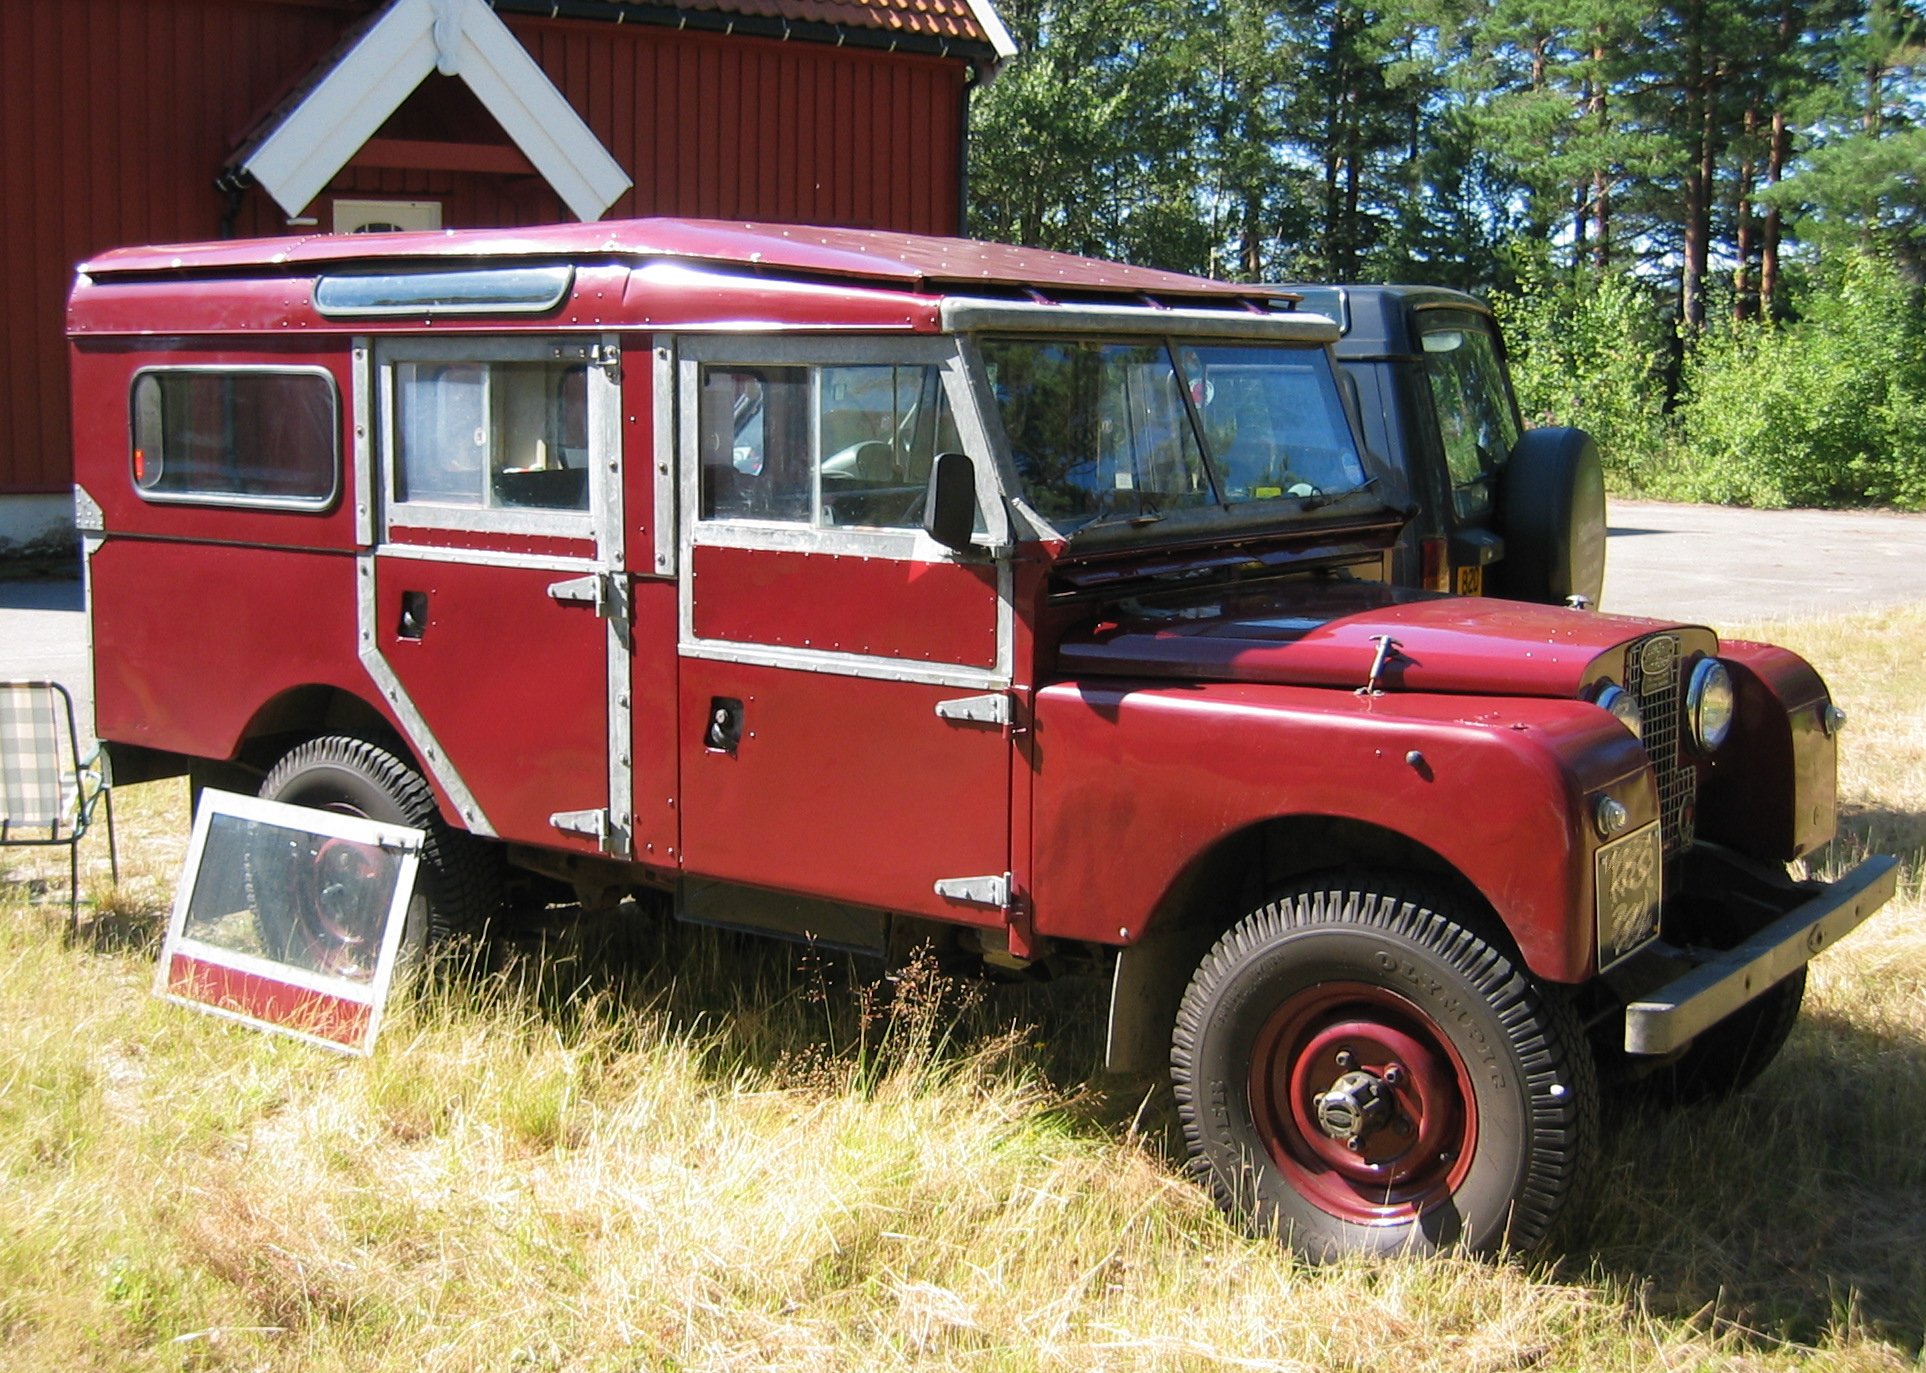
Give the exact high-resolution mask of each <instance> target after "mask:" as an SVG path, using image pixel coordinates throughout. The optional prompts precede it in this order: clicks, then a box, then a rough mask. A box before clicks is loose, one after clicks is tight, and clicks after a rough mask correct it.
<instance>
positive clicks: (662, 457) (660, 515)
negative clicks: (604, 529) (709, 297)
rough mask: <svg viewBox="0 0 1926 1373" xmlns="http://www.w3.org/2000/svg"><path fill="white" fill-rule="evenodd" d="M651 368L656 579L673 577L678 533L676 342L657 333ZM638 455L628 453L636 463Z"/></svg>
mask: <svg viewBox="0 0 1926 1373" xmlns="http://www.w3.org/2000/svg"><path fill="white" fill-rule="evenodd" d="M652 367H653V372H654V391H655V429H654V432H653V434H652V435H651V436H650V451H649V454H648V461H649V462H650V463H651V464H652V466H653V469H654V470H653V471H652V472H651V474H650V477H651V481H650V486H651V488H652V489H653V491H654V492H655V527H654V534H655V556H654V559H653V562H654V567H653V571H654V573H655V575H656V576H658V577H673V576H675V571H676V561H677V559H676V554H677V551H678V549H679V548H680V547H681V534H680V531H679V528H678V523H677V520H676V513H675V432H676V430H675V415H676V385H675V378H676V348H675V339H674V338H673V337H672V336H671V335H668V334H658V335H656V337H655V340H654V351H653V361H652ZM641 457H642V455H641V454H636V453H631V454H630V455H629V460H630V461H631V462H634V461H637V460H639V459H640V458H641Z"/></svg>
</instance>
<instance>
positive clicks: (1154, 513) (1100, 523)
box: [1076, 510, 1164, 534]
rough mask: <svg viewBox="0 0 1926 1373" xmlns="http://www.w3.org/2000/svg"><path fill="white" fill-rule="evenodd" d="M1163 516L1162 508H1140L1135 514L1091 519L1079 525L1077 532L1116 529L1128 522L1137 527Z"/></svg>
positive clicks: (1151, 522)
mask: <svg viewBox="0 0 1926 1373" xmlns="http://www.w3.org/2000/svg"><path fill="white" fill-rule="evenodd" d="M1163 517H1164V512H1163V511H1161V510H1139V511H1138V512H1137V513H1136V514H1134V515H1106V516H1104V517H1103V518H1101V519H1095V520H1091V521H1090V522H1089V523H1088V524H1080V525H1078V526H1077V528H1076V532H1077V533H1079V534H1081V533H1083V531H1084V530H1086V529H1114V528H1116V526H1118V525H1120V524H1127V525H1130V526H1132V527H1133V528H1135V527H1139V526H1142V525H1147V524H1155V523H1157V521H1159V520H1161V519H1162V518H1163Z"/></svg>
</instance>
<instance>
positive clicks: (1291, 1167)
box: [1250, 982, 1478, 1225]
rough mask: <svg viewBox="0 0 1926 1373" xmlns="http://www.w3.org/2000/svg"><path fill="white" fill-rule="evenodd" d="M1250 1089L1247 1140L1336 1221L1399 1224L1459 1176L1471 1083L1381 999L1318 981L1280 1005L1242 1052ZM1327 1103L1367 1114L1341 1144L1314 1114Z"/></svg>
mask: <svg viewBox="0 0 1926 1373" xmlns="http://www.w3.org/2000/svg"><path fill="white" fill-rule="evenodd" d="M1347 1087H1348V1088H1349V1089H1350V1095H1348V1096H1347V1095H1346V1089H1347ZM1250 1089H1251V1115H1252V1118H1253V1120H1254V1122H1255V1124H1256V1126H1257V1132H1258V1135H1259V1137H1260V1138H1261V1139H1262V1140H1263V1143H1264V1148H1265V1150H1266V1151H1267V1152H1268V1153H1269V1154H1270V1157H1271V1161H1272V1162H1273V1163H1274V1164H1276V1165H1277V1168H1278V1170H1279V1171H1280V1172H1281V1173H1283V1175H1284V1179H1285V1181H1286V1182H1288V1183H1289V1184H1290V1185H1291V1187H1292V1188H1293V1189H1294V1190H1296V1191H1297V1192H1298V1193H1299V1194H1300V1195H1301V1196H1303V1197H1305V1198H1306V1199H1307V1200H1309V1201H1311V1202H1312V1203H1313V1204H1315V1205H1316V1206H1318V1207H1319V1208H1321V1209H1322V1210H1324V1211H1327V1212H1329V1213H1330V1214H1331V1215H1334V1216H1337V1217H1340V1218H1341V1219H1343V1220H1347V1221H1352V1222H1355V1223H1357V1224H1361V1225H1395V1224H1399V1223H1401V1222H1404V1221H1408V1220H1411V1219H1412V1218H1414V1217H1416V1216H1418V1215H1421V1214H1422V1213H1424V1212H1425V1211H1427V1210H1429V1209H1431V1208H1432V1207H1434V1206H1436V1205H1438V1204H1439V1203H1441V1202H1443V1201H1445V1200H1446V1199H1448V1198H1449V1197H1450V1196H1451V1194H1452V1193H1453V1192H1454V1191H1456V1190H1457V1188H1458V1187H1459V1186H1460V1185H1461V1184H1462V1183H1463V1182H1464V1180H1465V1176H1466V1174H1467V1173H1469V1172H1470V1170H1471V1161H1472V1158H1473V1155H1474V1154H1475V1152H1476V1149H1477V1143H1478V1114H1477V1107H1476V1097H1475V1096H1474V1094H1473V1090H1472V1084H1471V1074H1470V1072H1469V1071H1468V1070H1467V1069H1466V1067H1465V1062H1464V1059H1463V1058H1461V1057H1460V1056H1459V1054H1458V1051H1457V1050H1456V1049H1455V1048H1453V1047H1452V1045H1451V1041H1450V1040H1449V1039H1447V1038H1446V1037H1445V1036H1444V1034H1443V1033H1442V1032H1441V1031H1440V1030H1439V1029H1438V1027H1437V1026H1436V1025H1435V1024H1434V1023H1433V1022H1432V1020H1431V1018H1430V1017H1429V1016H1427V1015H1425V1014H1424V1013H1423V1012H1422V1011H1421V1010H1419V1009H1418V1007H1417V1006H1416V1005H1414V1004H1413V1003H1412V1002H1411V1001H1409V1000H1407V999H1406V998H1404V997H1402V996H1400V995H1398V994H1397V993H1396V992H1393V991H1391V990H1389V989H1387V988H1384V987H1375V986H1371V985H1369V984H1367V983H1362V982H1327V983H1322V984H1320V985H1318V986H1315V987H1310V988H1306V989H1305V990H1304V991H1301V992H1298V993H1297V994H1295V995H1293V996H1291V997H1289V998H1288V999H1287V1000H1286V1001H1285V1002H1284V1004H1283V1005H1281V1006H1279V1007H1278V1008H1277V1010H1276V1011H1274V1012H1272V1014H1271V1016H1270V1018H1269V1019H1268V1020H1266V1021H1265V1022H1264V1027H1263V1028H1262V1029H1261V1030H1260V1031H1259V1032H1258V1035H1257V1042H1256V1043H1255V1044H1254V1045H1253V1046H1252V1052H1251V1076H1250ZM1334 1093H1335V1094H1336V1100H1337V1101H1338V1102H1339V1104H1340V1106H1342V1105H1344V1104H1348V1103H1350V1102H1351V1101H1352V1100H1353V1099H1354V1098H1356V1099H1361V1100H1365V1101H1368V1103H1369V1104H1370V1107H1371V1111H1370V1113H1369V1121H1368V1124H1367V1125H1365V1126H1364V1127H1363V1128H1361V1129H1359V1130H1356V1131H1355V1132H1354V1134H1353V1136H1352V1137H1350V1138H1349V1140H1348V1142H1347V1137H1346V1136H1344V1135H1342V1134H1338V1133H1334V1132H1333V1129H1332V1128H1331V1125H1330V1121H1329V1117H1328V1116H1327V1115H1325V1114H1321V1113H1320V1110H1319V1103H1320V1101H1324V1100H1328V1099H1331V1098H1332V1094H1334ZM1332 1114H1335V1115H1337V1116H1338V1117H1339V1118H1340V1119H1341V1118H1342V1115H1343V1112H1342V1110H1341V1109H1340V1110H1336V1111H1333V1112H1332Z"/></svg>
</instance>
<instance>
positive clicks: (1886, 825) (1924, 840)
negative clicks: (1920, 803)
mask: <svg viewBox="0 0 1926 1373" xmlns="http://www.w3.org/2000/svg"><path fill="white" fill-rule="evenodd" d="M1871 853H1891V854H1896V855H1898V857H1899V859H1900V860H1901V861H1902V862H1903V863H1904V864H1905V865H1906V866H1907V868H1908V869H1909V870H1910V871H1912V872H1914V873H1918V872H1919V871H1920V870H1921V868H1922V867H1926V814H1922V813H1921V812H1919V811H1911V810H1893V809H1890V808H1888V807H1885V806H1866V805H1860V804H1857V803H1855V802H1850V801H1848V802H1845V803H1843V804H1841V806H1840V807H1839V837H1838V838H1837V839H1835V840H1834V841H1833V843H1832V845H1831V847H1830V848H1829V849H1827V850H1826V851H1825V852H1824V853H1823V854H1822V855H1821V860H1820V864H1821V866H1822V867H1823V866H1824V865H1825V864H1828V863H1830V864H1834V865H1837V866H1839V867H1842V868H1843V867H1846V866H1849V865H1850V864H1852V863H1855V862H1857V861H1858V860H1859V859H1860V858H1861V857H1863V856H1864V855H1866V854H1871Z"/></svg>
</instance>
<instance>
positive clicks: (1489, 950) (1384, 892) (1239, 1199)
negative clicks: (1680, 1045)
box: [1171, 877, 1598, 1259]
mask: <svg viewBox="0 0 1926 1373" xmlns="http://www.w3.org/2000/svg"><path fill="white" fill-rule="evenodd" d="M1171 1061H1172V1070H1173V1076H1174V1079H1175V1085H1176V1092H1177V1103H1178V1109H1179V1112H1180V1115H1181V1117H1182V1120H1183V1125H1184V1134H1185V1139H1186V1143H1187V1145H1188V1147H1189V1150H1190V1155H1191V1159H1192V1164H1193V1167H1194V1169H1195V1170H1196V1171H1197V1172H1198V1173H1200V1174H1201V1176H1202V1178H1203V1180H1204V1181H1205V1182H1206V1184H1207V1185H1208V1186H1209V1188H1210V1190H1211V1192H1212V1194H1213V1195H1214V1196H1215V1198H1216V1199H1217V1201H1218V1203H1219V1205H1221V1206H1223V1207H1224V1208H1225V1209H1226V1210H1228V1211H1230V1212H1232V1213H1233V1214H1236V1215H1238V1216H1240V1217H1242V1218H1244V1219H1246V1220H1248V1221H1249V1222H1250V1223H1252V1224H1253V1225H1255V1226H1256V1227H1257V1228H1259V1229H1262V1230H1274V1231H1276V1232H1277V1233H1278V1234H1279V1236H1280V1237H1281V1238H1282V1239H1284V1240H1285V1241H1286V1242H1288V1243H1289V1244H1290V1245H1291V1246H1292V1247H1293V1248H1295V1249H1297V1250H1299V1251H1300V1252H1302V1253H1304V1254H1305V1255H1307V1256H1309V1257H1311V1258H1316V1259H1328V1258H1332V1257H1336V1256H1337V1255H1340V1254H1344V1253H1351V1252H1367V1253H1388V1252H1392V1251H1398V1250H1416V1251H1432V1250H1438V1249H1443V1248H1448V1247H1452V1246H1457V1245H1462V1246H1464V1247H1466V1248H1468V1249H1470V1250H1473V1251H1477V1252H1490V1251H1492V1250H1495V1249H1499V1248H1501V1247H1506V1246H1510V1247H1513V1248H1529V1247H1531V1246H1532V1245H1534V1244H1536V1243H1538V1242H1539V1241H1540V1240H1542V1239H1543V1238H1545V1236H1546V1235H1547V1233H1548V1232H1549V1231H1550V1230H1551V1228H1552V1225H1553V1223H1554V1222H1555V1221H1556V1220H1558V1218H1559V1217H1560V1215H1561V1213H1564V1212H1565V1211H1567V1209H1568V1206H1569V1204H1570V1202H1571V1199H1572V1196H1573V1194H1574V1192H1575V1190H1576V1189H1577V1187H1578V1186H1579V1184H1580V1182H1581V1181H1582V1180H1583V1178H1584V1177H1586V1176H1587V1175H1588V1174H1589V1173H1590V1171H1591V1169H1592V1162H1593V1154H1594V1153H1595V1150H1596V1141H1597V1132H1598V1106H1597V1085H1596V1081H1595V1078H1594V1074H1593V1068H1592V1062H1591V1058H1590V1055H1589V1052H1588V1050H1587V1048H1586V1046H1585V1043H1584V1040H1583V1036H1582V1034H1581V1032H1580V1030H1579V1027H1578V1024H1577V1021H1576V1019H1575V1018H1574V1017H1573V1016H1572V1014H1571V1012H1570V1011H1569V1009H1568V1008H1567V1007H1566V1006H1565V1005H1564V1003H1563V1002H1561V1001H1558V1000H1555V999H1553V998H1550V997H1547V996H1545V995H1543V994H1542V993H1540V991H1539V990H1538V989H1537V988H1536V987H1535V986H1534V985H1533V983H1532V982H1531V980H1530V979H1529V977H1527V976H1526V975H1525V974H1524V973H1523V972H1522V971H1520V970H1519V969H1517V968H1515V967H1514V966H1513V965H1512V963H1511V961H1510V960H1509V959H1508V958H1507V957H1506V955H1505V954H1504V953H1503V952H1502V951H1500V950H1499V949H1497V948H1495V947H1494V946H1492V945H1491V944H1489V943H1488V942H1486V941H1485V940H1484V939H1482V938H1480V937H1479V936H1478V935H1476V934H1474V933H1472V932H1471V931H1470V930H1469V929H1468V928H1466V926H1465V925H1464V924H1463V923H1461V922H1460V921H1459V920H1457V919H1454V918H1453V915H1452V913H1451V911H1450V907H1449V903H1447V902H1445V901H1442V900H1440V899H1438V898H1436V897H1434V896H1432V895H1430V894H1427V893H1424V892H1422V891H1420V890H1417V889H1413V888H1408V887H1407V886H1405V885H1404V884H1402V883H1398V882H1395V881H1387V880H1384V879H1374V878H1369V877H1365V878H1358V879H1352V880H1345V879H1341V878H1340V879H1335V880H1333V879H1325V880H1320V881H1318V882H1315V883H1307V884H1304V885H1302V886H1299V887H1296V888H1293V889H1291V890H1288V891H1286V892H1285V893H1284V894H1283V895H1281V896H1280V897H1279V898H1278V899H1277V900H1276V901H1273V902H1272V903H1271V904H1270V905H1267V906H1265V907H1263V908H1262V909H1261V910H1258V911H1254V912H1253V913H1251V914H1250V915H1248V916H1246V917H1245V918H1244V919H1243V920H1241V921H1239V922H1238V923H1237V924H1236V925H1235V926H1233V927H1232V928H1231V930H1230V932H1229V933H1228V934H1226V935H1225V936H1224V937H1223V938H1222V939H1221V940H1219V941H1218V943H1217V945H1216V947H1215V948H1213V949H1212V950H1211V952H1210V953H1209V955H1207V956H1206V957H1205V959H1204V961H1203V962H1202V964H1200V965H1199V967H1198V970H1197V973H1196V975H1195V976H1194V977H1193V978H1192V980H1191V984H1190V988H1189V990H1188V991H1187V992H1186V993H1185V996H1184V1000H1183V1005H1182V1008H1181V1010H1180V1011H1179V1014H1178V1021H1177V1031H1176V1036H1175V1039H1174V1041H1173V1047H1172V1055H1171Z"/></svg>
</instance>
